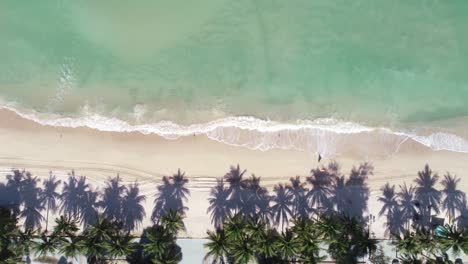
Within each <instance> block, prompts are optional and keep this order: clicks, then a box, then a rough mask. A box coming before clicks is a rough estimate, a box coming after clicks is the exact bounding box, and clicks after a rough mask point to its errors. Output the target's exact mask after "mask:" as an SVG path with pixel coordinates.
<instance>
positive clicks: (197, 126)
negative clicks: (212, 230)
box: [0, 105, 468, 159]
mask: <svg viewBox="0 0 468 264" xmlns="http://www.w3.org/2000/svg"><path fill="white" fill-rule="evenodd" d="M0 111H1V112H5V113H7V114H12V115H15V116H17V117H20V118H22V119H25V120H28V121H31V122H34V123H37V124H39V125H42V126H50V127H55V128H73V129H78V128H87V129H92V130H95V131H98V132H115V133H139V134H142V135H149V136H151V135H153V136H159V137H161V138H163V139H168V140H177V139H183V138H186V137H191V136H203V137H206V138H208V139H210V140H212V141H217V142H220V143H224V144H226V145H231V146H240V147H245V148H248V149H252V150H261V151H270V150H295V151H305V152H310V153H321V154H322V156H326V157H328V158H336V157H339V156H354V157H358V156H359V157H360V158H361V159H362V158H365V157H367V156H372V157H387V156H390V155H393V154H396V153H398V152H400V148H401V146H402V145H408V144H407V143H408V142H409V143H410V144H409V145H410V146H413V147H415V148H417V149H418V148H429V149H431V150H434V151H439V150H447V151H452V152H459V153H468V140H466V139H465V138H466V137H467V136H468V134H466V132H465V131H466V130H468V127H466V125H463V124H466V122H463V121H464V120H465V119H467V120H468V117H467V118H459V119H452V120H446V121H444V122H441V123H440V122H439V123H438V122H435V123H432V124H431V125H429V124H426V126H424V125H421V129H418V130H414V129H415V128H410V127H411V126H410V127H407V128H406V129H403V128H400V129H398V128H390V127H382V126H377V127H372V126H367V125H363V124H359V123H354V122H350V121H342V120H336V119H334V118H319V119H315V120H296V121H294V122H290V123H281V122H276V121H272V120H269V119H267V120H265V119H259V118H256V117H254V116H228V117H224V118H220V119H215V120H212V121H209V122H205V123H194V124H190V125H180V124H177V123H174V122H172V121H159V122H156V123H142V124H133V123H129V122H128V121H125V120H121V119H118V118H114V117H107V116H103V115H99V114H93V113H87V114H84V115H82V116H79V117H67V116H61V115H49V114H44V113H40V112H36V111H34V110H27V109H23V110H21V109H17V108H15V107H12V106H8V105H6V106H0ZM427 125H429V126H427ZM391 127H392V126H391ZM447 127H450V128H452V129H447ZM416 131H418V132H416ZM418 145H419V146H418ZM363 146H364V147H363Z"/></svg>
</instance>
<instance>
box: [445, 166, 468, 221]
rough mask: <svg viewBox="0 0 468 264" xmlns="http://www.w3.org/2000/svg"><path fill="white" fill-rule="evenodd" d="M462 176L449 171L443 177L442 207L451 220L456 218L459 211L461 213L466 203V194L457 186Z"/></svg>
mask: <svg viewBox="0 0 468 264" xmlns="http://www.w3.org/2000/svg"><path fill="white" fill-rule="evenodd" d="M460 180H461V179H460V178H458V177H456V176H452V175H450V173H447V174H446V175H444V179H442V182H441V184H442V186H443V190H442V193H443V194H444V199H443V200H442V208H443V209H445V210H446V212H447V216H448V218H449V222H451V221H452V220H454V219H455V217H456V215H457V214H458V213H461V212H462V211H463V210H464V209H465V207H466V205H465V203H466V194H465V193H464V192H463V191H461V190H459V189H458V188H457V185H458V183H459V182H460Z"/></svg>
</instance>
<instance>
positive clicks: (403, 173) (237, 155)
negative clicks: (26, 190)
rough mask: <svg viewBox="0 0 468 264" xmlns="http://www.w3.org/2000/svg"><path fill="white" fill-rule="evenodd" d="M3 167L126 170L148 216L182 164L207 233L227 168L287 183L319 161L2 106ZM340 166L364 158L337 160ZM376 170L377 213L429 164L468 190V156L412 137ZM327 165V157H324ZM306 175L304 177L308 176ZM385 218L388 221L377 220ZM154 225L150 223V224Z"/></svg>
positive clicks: (193, 225) (98, 176)
mask: <svg viewBox="0 0 468 264" xmlns="http://www.w3.org/2000/svg"><path fill="white" fill-rule="evenodd" d="M0 146H2V147H1V148H0V167H1V168H3V171H4V172H5V170H8V169H9V168H20V169H22V168H25V169H27V170H29V171H31V172H33V173H34V174H35V175H37V176H41V177H46V176H48V172H49V171H51V170H52V171H54V172H55V174H57V175H58V176H60V177H65V176H66V173H67V172H69V171H70V170H71V169H74V170H75V171H76V172H77V174H78V175H86V176H87V178H88V179H89V180H91V181H92V183H93V184H94V185H96V186H102V185H103V182H104V180H105V179H107V178H108V177H111V176H115V175H116V174H117V173H119V174H120V175H121V177H122V178H123V180H124V181H125V182H126V183H131V182H134V181H138V182H139V183H140V186H141V189H142V192H143V194H145V195H147V202H146V205H145V207H146V213H147V216H150V215H151V210H152V202H153V199H154V197H153V195H154V193H155V186H156V184H157V183H158V182H159V181H160V179H161V176H162V175H169V174H172V173H175V172H176V171H177V169H178V168H181V169H182V170H183V171H185V172H186V175H187V176H188V177H189V179H190V183H189V188H190V191H191V193H192V195H191V196H190V200H189V202H188V207H189V211H188V214H187V218H186V220H185V222H186V225H187V234H186V235H187V236H189V237H203V236H204V235H205V231H206V229H208V228H210V227H211V224H210V221H209V216H208V214H207V213H206V208H207V207H208V202H207V198H208V194H209V188H210V187H211V186H213V185H214V183H215V179H216V178H217V177H221V176H223V175H224V174H225V173H226V172H227V171H228V169H229V166H230V165H235V164H237V163H239V164H240V165H241V167H242V168H246V169H248V174H250V173H255V175H257V176H260V177H262V181H263V183H264V184H265V185H266V186H268V187H272V186H273V185H274V184H276V183H278V182H286V181H288V179H289V178H290V177H292V176H296V175H301V176H307V175H308V173H309V171H310V169H311V168H314V167H316V166H317V162H316V157H314V156H313V155H311V154H309V153H305V152H299V151H287V150H271V151H267V152H262V151H258V150H249V149H246V148H242V147H233V146H228V145H225V144H221V143H218V142H214V141H211V140H209V139H208V138H206V137H205V136H190V137H185V138H181V139H178V140H165V139H163V138H161V137H159V136H156V135H142V134H139V133H112V132H99V131H95V130H91V129H87V128H75V129H71V128H56V127H46V126H41V125H38V124H36V123H34V122H32V121H28V120H24V119H22V118H20V117H18V116H17V115H16V114H14V113H13V112H10V111H8V110H0ZM337 160H338V161H339V162H340V163H341V164H342V168H343V169H342V171H343V172H347V171H349V169H350V168H351V167H352V165H353V164H355V165H358V164H359V162H362V160H356V159H354V158H353V157H338V158H337ZM367 161H370V162H372V164H373V165H374V166H375V171H374V175H373V176H371V177H370V178H369V185H370V187H371V191H372V197H371V199H370V201H369V212H370V213H372V214H374V215H376V214H377V213H378V211H379V209H380V207H381V206H380V204H379V203H378V202H377V201H376V196H377V195H379V189H380V187H382V186H383V185H384V184H385V183H386V182H390V183H391V184H396V185H397V186H398V184H401V183H403V182H404V181H406V182H407V183H412V182H413V180H414V179H415V177H416V173H417V171H418V170H421V169H422V168H423V166H424V164H426V163H429V164H430V166H431V168H432V169H433V170H434V171H436V172H439V174H444V173H445V172H446V171H450V172H451V173H452V174H455V175H457V176H459V177H461V178H462V181H461V184H460V186H459V187H460V189H461V190H463V191H465V192H467V191H468V179H467V178H466V176H465V175H464V174H467V171H468V154H462V153H453V152H446V151H437V152H434V151H431V150H428V149H425V148H423V147H420V146H416V144H414V143H413V142H407V143H405V145H403V146H402V148H401V149H400V152H399V153H398V154H396V155H393V156H392V157H387V158H379V159H372V158H371V157H369V158H368V160H367ZM325 162H326V161H325ZM304 180H305V178H304ZM380 220H383V218H382V219H380ZM382 223H383V221H379V222H377V223H375V224H374V225H373V230H374V231H375V233H376V235H377V236H378V237H381V236H382V235H383V228H382V225H383V224H382ZM145 224H146V225H148V224H149V220H147V221H145Z"/></svg>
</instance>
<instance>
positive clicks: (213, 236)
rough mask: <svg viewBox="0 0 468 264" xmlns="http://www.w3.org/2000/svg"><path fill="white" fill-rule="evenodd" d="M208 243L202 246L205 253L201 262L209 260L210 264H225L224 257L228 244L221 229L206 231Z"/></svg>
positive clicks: (226, 253)
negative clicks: (205, 250)
mask: <svg viewBox="0 0 468 264" xmlns="http://www.w3.org/2000/svg"><path fill="white" fill-rule="evenodd" d="M207 234H208V238H207V239H208V242H207V243H205V244H204V247H205V248H206V249H207V253H206V254H205V257H204V258H203V260H204V261H205V262H207V261H209V260H211V264H225V263H226V262H225V257H226V256H227V255H228V250H227V247H228V243H227V240H226V234H225V233H224V230H223V229H216V231H209V230H208V231H207Z"/></svg>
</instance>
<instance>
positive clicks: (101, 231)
mask: <svg viewBox="0 0 468 264" xmlns="http://www.w3.org/2000/svg"><path fill="white" fill-rule="evenodd" d="M120 232H121V225H120V224H119V223H117V222H115V221H110V220H108V219H105V218H102V217H99V218H98V220H97V223H96V224H95V225H89V226H88V227H87V228H86V229H85V230H84V232H83V237H86V240H85V245H84V253H85V256H86V257H87V259H88V263H102V262H103V261H104V259H105V258H106V256H107V255H108V253H109V247H110V246H109V243H110V242H111V240H112V239H115V238H116V236H117V235H118V234H121V233H120Z"/></svg>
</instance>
